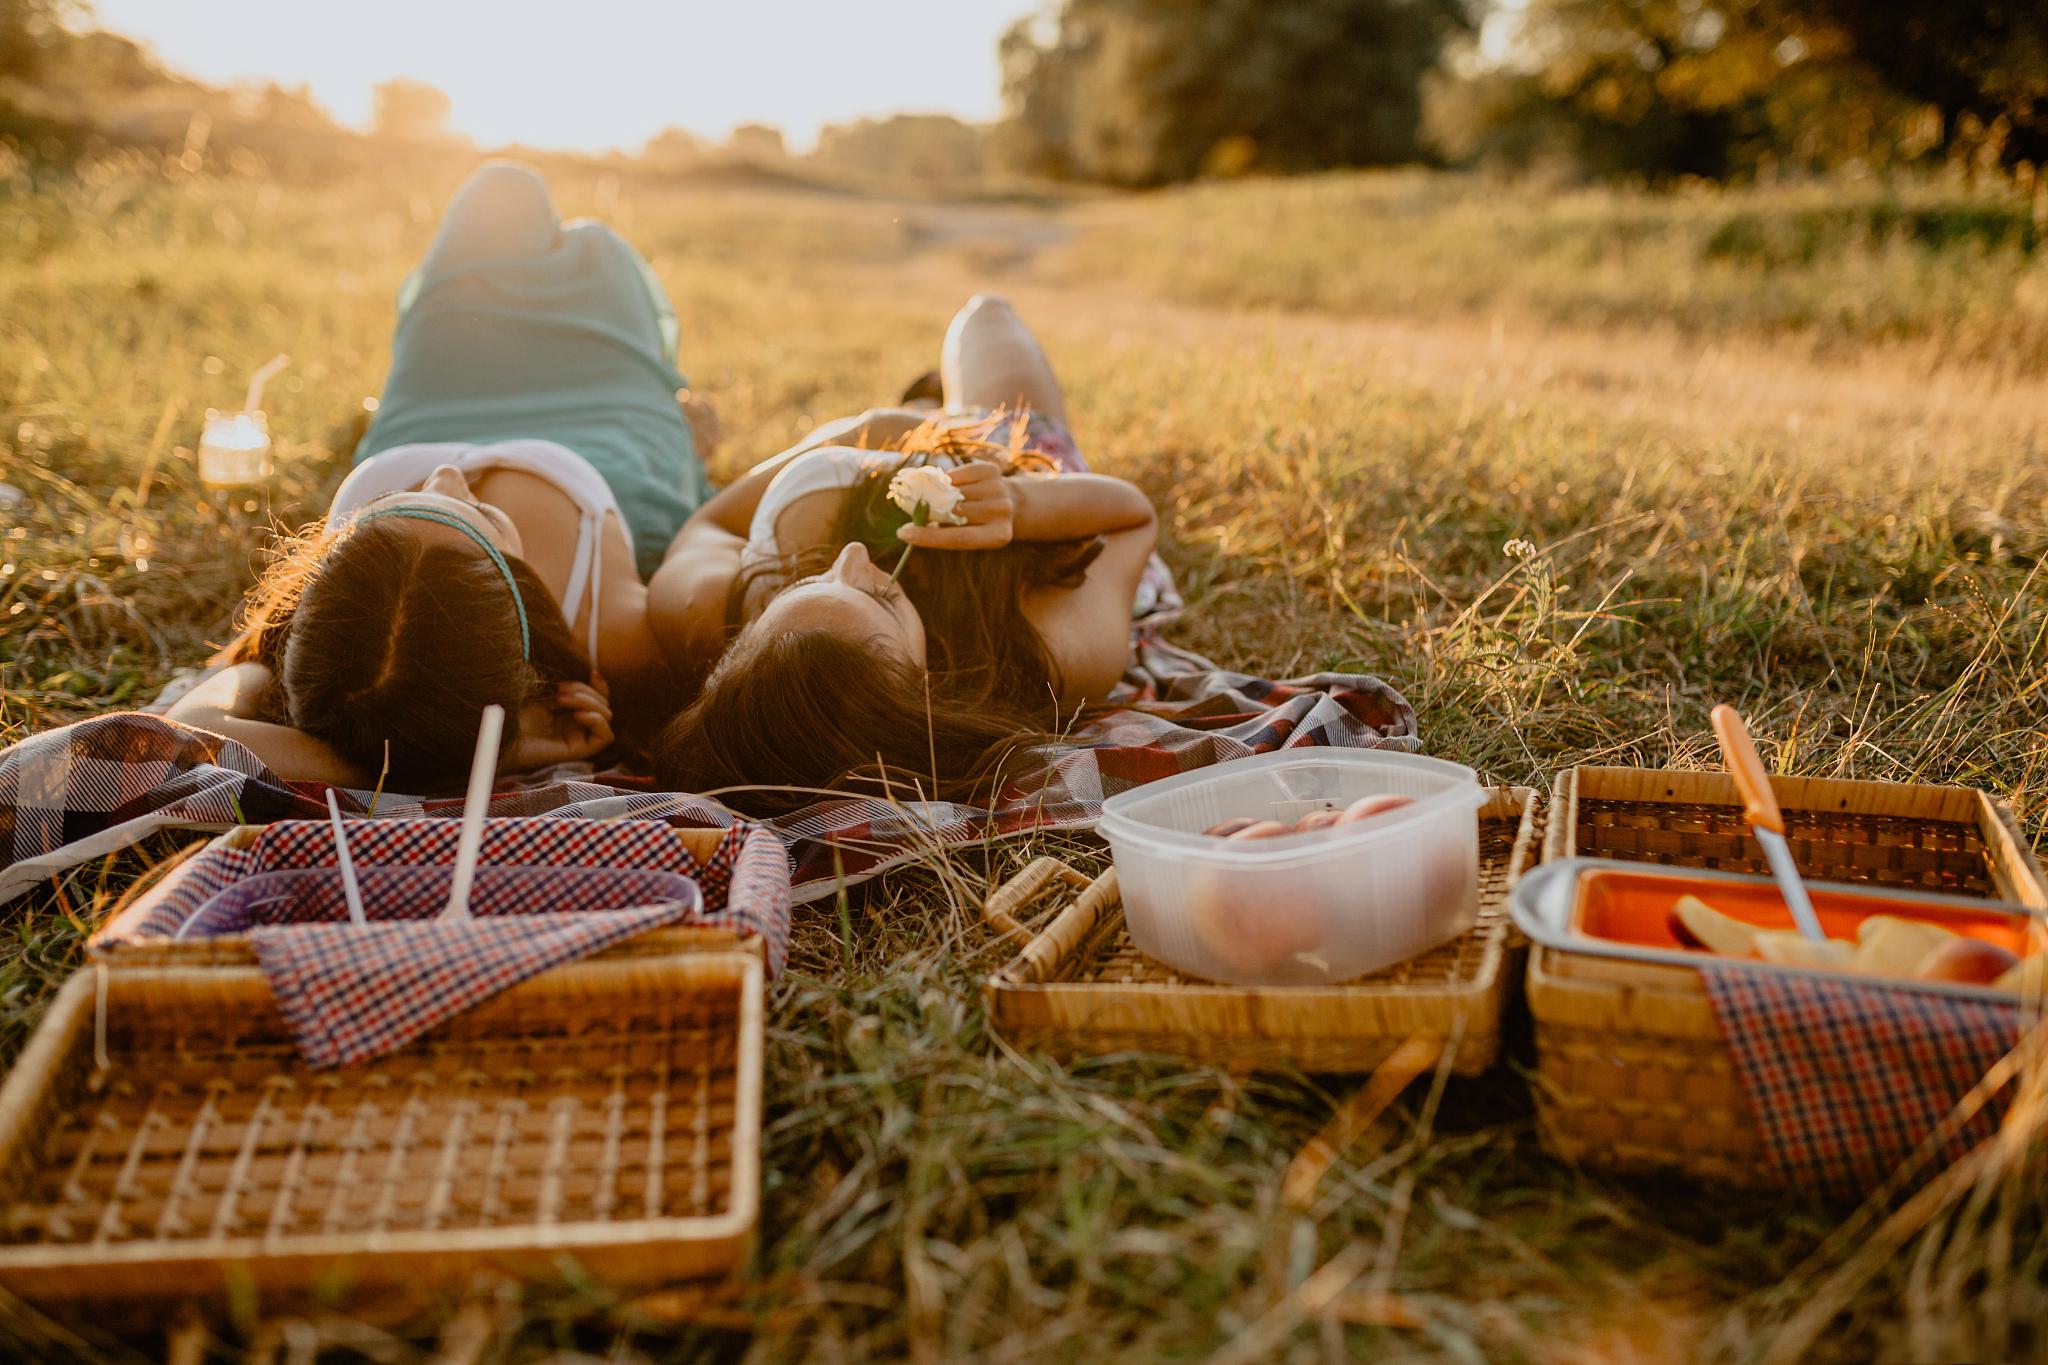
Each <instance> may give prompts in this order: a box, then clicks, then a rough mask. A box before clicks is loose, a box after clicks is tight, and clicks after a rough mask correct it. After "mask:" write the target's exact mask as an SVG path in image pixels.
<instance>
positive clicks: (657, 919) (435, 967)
mask: <svg viewBox="0 0 2048 1365" xmlns="http://www.w3.org/2000/svg"><path fill="white" fill-rule="evenodd" d="M535 891H536V893H537V894H539V895H540V896H543V897H544V896H545V894H546V890H545V884H544V883H541V882H539V881H536V882H535ZM535 909H536V911H539V912H538V913H525V914H514V915H510V916H494V917H492V918H490V919H472V920H459V921H449V920H413V921H395V922H394V921H386V922H383V923H376V924H364V925H356V924H295V925H265V926H262V927H260V928H257V929H254V930H251V931H250V934H249V939H250V943H251V944H252V946H254V948H255V949H256V961H257V963H258V964H259V965H260V966H261V967H262V968H263V974H264V976H266V977H267V978H269V981H270V993H271V995H272V996H274V997H275V998H276V1000H277V1008H278V1012H279V1013H280V1014H282V1015H283V1016H284V1019H285V1023H286V1025H287V1026H289V1027H290V1029H291V1031H292V1038H293V1040H294V1041H295V1042H297V1044H298V1046H299V1051H300V1052H301V1053H302V1054H303V1055H304V1056H305V1058H306V1060H307V1061H309V1062H311V1063H312V1064H313V1065H314V1066H345V1065H347V1064H348V1063H350V1062H360V1061H364V1060H367V1059H368V1058H371V1057H377V1056H381V1055H383V1054H384V1053H386V1052H389V1051H391V1050H392V1049H393V1048H397V1047H403V1046H404V1045H405V1044H407V1043H409V1042H411V1041H412V1040H413V1039H415V1038H417V1037H419V1035H420V1034H422V1033H424V1032H426V1031H427V1030H428V1029H430V1028H432V1027H433V1026H434V1025H435V1024H438V1023H440V1022H441V1021H442V1020H444V1019H447V1018H450V1017H452V1016H454V1015H457V1014H460V1013H461V1012H462V1011H464V1010H466V1009H469V1008H470V1007H471V1006H473V1005H477V1004H480V1003H482V1002H483V1001H485V1000H487V999H489V998H490V997H491V996H493V995H496V994H497V993H498V992H499V991H502V990H504V989H505V988H506V987H508V986H515V985H517V984H518V983H520V982H521V981H524V980H526V979H527V978H529V977H533V976H537V975H539V974H540V973H541V972H544V971H546V970H547V969H548V968H550V967H556V966H560V965H561V964H562V963H564V962H574V961H575V960H577V959H578V958H582V957H588V956H589V955H590V954H592V953H595V952H598V951H599V950H601V949H604V948H608V947H610V946H611V945H612V944H614V943H618V942H620V941H622V940H624V939H628V938H631V937H633V935H635V934H640V933H645V932H646V931H647V930H649V929H656V928H659V927H661V926H662V925H664V924H672V923H675V922H676V921H678V920H681V919H684V918H686V917H687V916H688V914H689V903H688V902H687V901H680V900H677V901H664V902H659V903H656V904H654V905H647V906H640V907H636V908H634V909H630V910H594V911H581V912H578V913H576V914H568V915H556V914H547V913H545V911H544V909H543V908H542V907H535Z"/></svg>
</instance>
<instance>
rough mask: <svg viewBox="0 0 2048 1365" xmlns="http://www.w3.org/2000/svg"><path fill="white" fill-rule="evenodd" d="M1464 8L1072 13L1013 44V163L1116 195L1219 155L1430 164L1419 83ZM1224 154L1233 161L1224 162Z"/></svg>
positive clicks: (1093, 1)
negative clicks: (1421, 150) (1424, 156)
mask: <svg viewBox="0 0 2048 1365" xmlns="http://www.w3.org/2000/svg"><path fill="white" fill-rule="evenodd" d="M1469 25H1470V16H1469V14H1468V12H1467V10H1466V8H1465V6H1464V0H1296V2H1295V3H1290V4H1286V5H1272V4H1267V3H1264V0H1214V2H1213V3H1205V4H1201V5H1189V4H1185V3H1180V0H1065V3H1064V5H1063V6H1062V7H1061V8H1060V10H1059V11H1058V13H1057V16H1056V17H1054V18H1053V19H1052V21H1051V23H1050V32H1048V33H1045V34H1044V35H1043V36H1041V35H1040V30H1041V29H1042V28H1045V27H1047V24H1046V22H1045V21H1043V20H1040V19H1026V20H1023V21H1020V22H1019V23H1018V24H1017V25H1016V26H1015V27H1013V28H1012V29H1011V30H1010V31H1009V33H1008V34H1006V35H1005V36H1004V39H1003V43H1002V58H1003V68H1004V89H1005V93H1006V98H1007V100H1008V103H1009V106H1010V117H1009V121H1008V123H1007V125H1006V127H1005V130H1004V137H1005V144H1006V147H1007V149H1008V154H1009V156H1010V158H1011V160H1012V161H1013V162H1014V163H1016V164H1017V165H1019V166H1020V167H1021V168H1022V169H1024V170H1026V171H1029V172H1032V173H1036V174H1043V175H1052V176H1056V177H1065V178H1072V179H1078V180H1091V181H1101V182H1106V183H1109V184H1116V185H1157V184H1163V183H1166V182H1170V181H1177V180H1187V179H1189V178H1191V177H1193V176H1194V175H1196V174H1197V173H1198V172H1200V171H1201V170H1202V169H1203V168H1204V166H1205V164H1208V163H1209V162H1210V159H1211V157H1212V156H1216V155H1220V156H1221V157H1222V159H1223V160H1224V161H1225V162H1228V163H1235V164H1236V165H1239V166H1241V165H1242V164H1243V163H1245V162H1247V161H1250V162H1252V163H1255V164H1256V165H1258V166H1260V167H1264V168H1267V169H1272V170H1284V171H1301V170H1312V169H1318V168H1323V167H1330V166H1362V165H1372V164H1379V163H1386V162H1396V161H1406V160H1410V159H1412V158H1414V157H1415V156H1416V154H1417V141H1416V132H1417V128H1418V127H1419V125H1420V121H1421V96H1420V82H1421V79H1422V75H1423V73H1424V72H1425V71H1427V70H1428V69H1430V67H1432V66H1433V65H1434V64H1435V62H1436V60H1437V54H1438V51H1439V49H1440V48H1441V46H1442V44H1443V42H1444V40H1445V39H1446V38H1447V37H1448V36H1449V35H1451V34H1452V33H1454V32H1458V31H1461V30H1463V29H1465V28H1467V27H1469ZM1219 149H1222V150H1221V151H1220V153H1219Z"/></svg>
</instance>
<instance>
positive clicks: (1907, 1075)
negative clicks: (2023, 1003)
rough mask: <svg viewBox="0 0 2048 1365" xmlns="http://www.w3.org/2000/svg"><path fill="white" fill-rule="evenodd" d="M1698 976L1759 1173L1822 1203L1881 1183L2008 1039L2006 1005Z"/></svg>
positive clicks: (1825, 982) (1824, 982) (1849, 984)
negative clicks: (1735, 1080) (1749, 1116)
mask: <svg viewBox="0 0 2048 1365" xmlns="http://www.w3.org/2000/svg"><path fill="white" fill-rule="evenodd" d="M1699 972H1700V975H1701V977H1702V978H1704V979H1705V982H1706V987H1707V994H1708V995H1709V996H1710V997H1711V998H1712V1000H1713V1002H1714V1014H1715V1016H1716V1018H1717V1019H1718V1020H1719V1021H1720V1025H1721V1031H1722V1033H1723V1034H1725V1035H1726V1036H1727V1039H1728V1046H1729V1049H1730V1050H1731V1051H1732V1052H1733V1053H1734V1054H1735V1063H1736V1070H1737V1071H1738V1073H1739V1074H1740V1075H1741V1077H1742V1087H1743V1090H1744V1092H1745V1093H1746V1094H1747V1095H1748V1097H1749V1103H1750V1108H1751V1109H1752V1110H1753V1111H1754V1113H1755V1114H1756V1118H1757V1126H1758V1127H1759V1128H1760V1129H1761V1130H1762V1132H1763V1136H1764V1152H1765V1155H1766V1156H1767V1158H1768V1159H1769V1161H1770V1163H1771V1167H1772V1170H1773V1171H1774V1172H1775V1173H1776V1174H1777V1175H1778V1176H1779V1177H1781V1178H1782V1179H1783V1180H1784V1181H1785V1183H1786V1184H1787V1185H1789V1186H1791V1187H1792V1188H1795V1189H1804V1190H1812V1191H1814V1192H1816V1193H1821V1194H1826V1195H1828V1196H1830V1197H1833V1198H1839V1199H1851V1198H1857V1197H1860V1196H1863V1195H1866V1194H1868V1193H1870V1192H1871V1191H1872V1190H1873V1189H1875V1188H1876V1187H1877V1186H1878V1185H1879V1184H1881V1183H1882V1182H1883V1181H1884V1180H1885V1179H1886V1177H1888V1176H1890V1175H1891V1174H1892V1173H1893V1171H1895V1170H1896V1169H1897V1168H1898V1166H1899V1164H1900V1163H1901V1162H1903V1161H1905V1160H1906V1158H1908V1157H1909V1156H1911V1155H1912V1154H1913V1153H1914V1152H1915V1151H1916V1150H1917V1149H1918V1148H1919V1146H1920V1144H1921V1143H1922V1142H1923V1141H1924V1140H1925V1139H1926V1138H1927V1137H1928V1136H1929V1135H1930V1134H1932V1133H1933V1132H1934V1130H1935V1128H1936V1126H1937V1125H1938V1124H1940V1122H1941V1121H1942V1120H1943V1119H1944V1118H1946V1117H1947V1116H1948V1114H1949V1111H1950V1110H1952V1109H1953V1108H1955V1106H1956V1104H1957V1102H1958V1101H1960V1100H1961V1099H1962V1098H1963V1096H1964V1095H1966V1094H1968V1093H1969V1091H1970V1090H1971V1088H1972V1087H1974V1086H1975V1085H1976V1084H1977V1082H1978V1081H1979V1080H1981V1079H1982V1078H1983V1076H1984V1073H1985V1072H1987V1071H1989V1070H1990V1069H1991V1067H1992V1066H1993V1065H1994V1064H1995V1063H1996V1062H1997V1061H1998V1059H1999V1058H2000V1057H2003V1056H2004V1055H2005V1054H2006V1053H2007V1052H2009V1051H2011V1050H2012V1048H2013V1047H2014V1046H2016V1045H2017V1044H2018V1042H2019V1037H2020V1029H2021V1023H2020V1012H2019V1007H2018V1005H2017V1004H2010V1005H2008V1004H1997V1003H1992V1002H1988V1001H1979V1000H1962V999H1957V998H1955V997H1951V996H1944V995H1938V994H1934V993H1932V992H1928V991H1916V990H1910V989H1901V988H1900V987H1898V986H1896V985H1886V984H1885V983H1883V982H1879V981H1871V980H1867V979H1864V980H1857V979H1852V978H1848V977H1841V978H1836V977H1829V976H1822V975H1820V974H1818V973H1814V974H1805V973H1790V972H1773V971H1757V970H1754V969H1751V968H1743V967H1739V966H1734V965H1727V966H1718V965H1709V964H1705V963H1702V964H1700V966H1699ZM2007 1099H2008V1097H2007V1096H2006V1095H2004V1094H2001V1095H1998V1096H1995V1097H1993V1099H1992V1101H1991V1103H1989V1104H1986V1105H1985V1106H1984V1108H1982V1109H1980V1110H1979V1111H1978V1112H1977V1113H1976V1115H1975V1116H1973V1117H1972V1118H1971V1119H1970V1121H1969V1122H1968V1123H1966V1124H1963V1125H1961V1127H1960V1128H1959V1129H1958V1130H1957V1131H1956V1132H1955V1133H1954V1134H1953V1135H1952V1136H1951V1137H1950V1138H1949V1139H1948V1140H1947V1141H1945V1142H1944V1143H1943V1144H1942V1145H1941V1147H1940V1148H1939V1150H1938V1152H1937V1154H1936V1155H1935V1157H1934V1158H1933V1161H1932V1163H1931V1164H1930V1165H1929V1166H1928V1167H1927V1168H1925V1170H1924V1171H1923V1176H1924V1175H1926V1174H1932V1173H1933V1172H1935V1171H1938V1170H1940V1169H1941V1168H1942V1167H1944V1166H1946V1165H1948V1164H1949V1163H1950V1162H1953V1161H1955V1160H1956V1159H1957V1158H1959V1157H1961V1156H1963V1155H1964V1154H1965V1153H1966V1152H1968V1151H1969V1150H1970V1149H1971V1148H1972V1147H1974V1146H1976V1145H1977V1144H1978V1143H1979V1142H1982V1141H1983V1140H1984V1139H1985V1138H1987V1137H1989V1136H1991V1135H1992V1134H1993V1133H1994V1132H1996V1131H1997V1128H1998V1121H1999V1119H2000V1117H2002V1116H2003V1114H2004V1112H2005V1106H2006V1103H2007Z"/></svg>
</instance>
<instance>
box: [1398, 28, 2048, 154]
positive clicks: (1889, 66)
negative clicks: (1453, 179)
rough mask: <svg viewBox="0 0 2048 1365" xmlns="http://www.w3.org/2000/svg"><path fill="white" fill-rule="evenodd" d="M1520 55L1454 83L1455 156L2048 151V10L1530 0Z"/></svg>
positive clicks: (1450, 104)
mask: <svg viewBox="0 0 2048 1365" xmlns="http://www.w3.org/2000/svg"><path fill="white" fill-rule="evenodd" d="M1517 22H1518V30H1517V37H1518V44H1517V48H1516V50H1515V52H1514V53H1513V55H1512V57H1511V59H1510V60H1509V61H1507V62H1506V63H1504V64H1501V65H1496V66H1493V67H1488V68H1482V69H1479V70H1476V71H1468V72H1466V73H1464V74H1463V75H1462V76H1459V77H1456V78H1440V79H1439V80H1438V82H1437V88H1436V90H1435V91H1434V92H1433V98H1432V101H1431V109H1430V117H1429V133H1430V140H1431V143H1432V145H1433V146H1435V147H1437V148H1438V149H1439V150H1441V151H1443V152H1444V153H1445V154H1446V155H1447V156H1449V157H1451V158H1452V159H1453V160H1456V161H1459V162H1464V163H1487V164H1498V165H1505V166H1511V167H1528V166H1532V165H1551V166H1561V167H1565V168H1569V169H1570V170H1572V171H1574V172H1576V173H1580V174H1584V175H1589V176H1609V175H1616V174H1626V175H1634V176H1647V177H1652V178H1659V177H1669V176H1707V177H1711V178H1716V179H1718V178H1723V177H1727V176H1737V177H1749V176H1753V175H1757V174H1759V173H1763V172H1775V171H1778V170H1783V169H1790V170H1797V171H1809V172H1810V171H1824V170H1828V169H1831V168H1834V167H1838V166H1843V165H1862V166H1874V167H1893V166H1901V165H1906V164H1910V163H1912V162H1915V161H1917V160H1923V159H1930V158H1933V159H1938V158H1951V159H1969V158H1974V157H1979V156H1987V157H1992V158H1997V159H2002V160H2003V161H2004V162H2005V163H2006V164H2008V165H2011V164H2017V163H2019V162H2038V161H2040V160H2041V159H2042V158H2043V155H2044V153H2048V12H2044V11H2041V10H2040V9H2039V7H2031V8H2030V7H2023V6H2012V5H2001V4H1958V5H1949V6H1939V7H1930V6H1927V5H1924V4H1920V3H1915V0H1713V2H1712V3H1706V4H1702V3H1695V2H1694V0H1531V3H1530V4H1529V5H1528V6H1527V7H1526V8H1525V9H1523V10H1522V11H1521V12H1520V13H1519V16H1518V20H1517Z"/></svg>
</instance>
